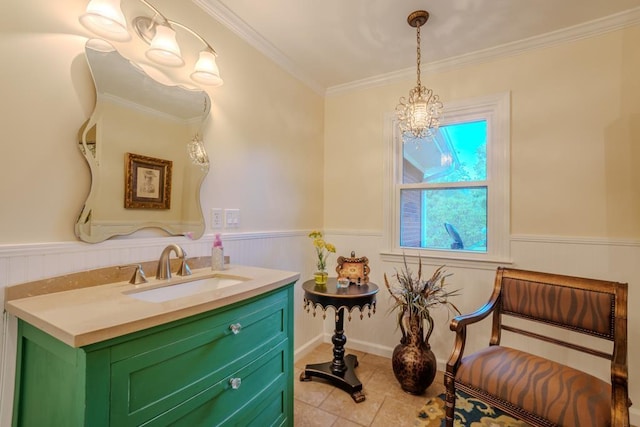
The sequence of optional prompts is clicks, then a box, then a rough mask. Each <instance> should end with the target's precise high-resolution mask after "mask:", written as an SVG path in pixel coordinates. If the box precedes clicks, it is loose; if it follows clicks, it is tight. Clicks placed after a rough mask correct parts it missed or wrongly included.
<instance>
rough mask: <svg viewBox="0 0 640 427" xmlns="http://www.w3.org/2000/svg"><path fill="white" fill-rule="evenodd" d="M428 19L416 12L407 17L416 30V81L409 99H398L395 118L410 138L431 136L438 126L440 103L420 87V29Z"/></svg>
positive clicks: (424, 12)
mask: <svg viewBox="0 0 640 427" xmlns="http://www.w3.org/2000/svg"><path fill="white" fill-rule="evenodd" d="M428 19H429V12H427V11H426V10H417V11H415V12H412V13H411V14H410V15H409V16H408V17H407V22H408V23H409V25H410V26H412V27H414V28H416V30H417V36H416V38H417V42H418V43H417V44H418V48H417V67H418V72H417V75H418V80H417V84H416V87H414V88H413V89H411V90H410V91H409V99H408V100H407V99H405V97H402V98H400V103H399V104H398V105H397V106H396V117H397V119H398V126H399V127H400V130H401V131H402V135H403V136H406V137H410V138H416V139H417V138H425V137H428V136H432V134H433V132H434V130H435V129H438V127H439V126H440V115H441V114H442V107H443V106H442V102H440V98H439V97H438V95H435V94H434V93H433V90H431V89H427V88H426V87H424V86H422V82H421V81H420V60H421V58H420V27H421V26H423V25H424V24H425V23H426V22H427V20H428Z"/></svg>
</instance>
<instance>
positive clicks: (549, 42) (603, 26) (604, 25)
mask: <svg viewBox="0 0 640 427" xmlns="http://www.w3.org/2000/svg"><path fill="white" fill-rule="evenodd" d="M639 24H640V7H636V8H634V9H629V10H627V11H624V12H620V13H617V14H614V15H609V16H605V17H604V18H599V19H596V20H593V21H589V22H585V23H583V24H579V25H574V26H572V27H567V28H563V29H560V30H557V31H552V32H550V33H546V34H541V35H539V36H534V37H529V38H526V39H522V40H518V41H515V42H511V43H506V44H503V45H500V46H495V47H491V48H488V49H483V50H479V51H476V52H471V53H468V54H465V55H459V56H455V57H451V58H447V59H443V60H441V61H434V62H430V63H426V64H422V65H421V66H422V70H423V71H426V72H427V73H440V72H444V71H448V70H453V69H456V68H461V67H465V66H468V65H473V64H480V63H483V62H488V61H493V60H496V59H499V58H505V57H509V56H514V55H519V54H522V53H524V52H528V51H531V50H535V49H542V48H546V47H550V46H554V45H558V44H562V43H568V42H573V41H577V40H581V39H586V38H590V37H595V36H599V35H601V34H605V33H608V32H611V31H617V30H620V29H623V28H627V27H631V26H634V25H639ZM414 76H415V67H409V68H405V69H403V70H398V71H393V72H391V73H386V74H380V75H377V76H373V77H369V78H366V79H361V80H356V81H353V82H350V83H345V84H342V85H336V86H332V87H330V88H328V89H327V91H326V93H325V95H326V96H330V95H336V94H340V93H344V92H348V91H352V90H356V89H364V88H370V87H376V86H383V85H387V84H390V83H393V82H397V81H399V80H406V79H410V78H412V77H414Z"/></svg>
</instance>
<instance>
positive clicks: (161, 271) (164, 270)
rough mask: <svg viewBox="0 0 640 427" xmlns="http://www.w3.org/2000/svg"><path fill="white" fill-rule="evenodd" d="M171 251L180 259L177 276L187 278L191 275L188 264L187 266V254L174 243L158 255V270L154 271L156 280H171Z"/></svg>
mask: <svg viewBox="0 0 640 427" xmlns="http://www.w3.org/2000/svg"><path fill="white" fill-rule="evenodd" d="M171 251H173V253H175V254H176V256H177V257H178V258H179V259H180V268H179V269H178V271H177V273H176V274H177V275H178V276H188V275H190V274H191V269H190V268H189V264H187V253H186V252H185V251H184V250H183V249H182V248H181V247H180V246H178V245H176V244H175V243H172V244H170V245H169V246H167V247H166V248H164V250H163V251H162V254H160V260H159V261H158V269H157V270H156V279H170V278H171V260H170V259H169V258H170V256H169V255H170V254H171Z"/></svg>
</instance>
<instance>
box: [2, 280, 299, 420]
mask: <svg viewBox="0 0 640 427" xmlns="http://www.w3.org/2000/svg"><path fill="white" fill-rule="evenodd" d="M292 297H293V286H292V284H290V285H287V286H285V287H282V288H279V289H277V290H275V291H271V292H269V293H266V294H263V295H260V296H258V297H254V298H251V299H248V300H245V301H241V302H238V303H235V304H232V305H229V306H226V307H223V308H219V309H216V310H212V311H209V312H205V313H201V314H198V315H194V316H191V317H188V318H185V319H181V320H177V321H173V322H171V323H168V324H164V325H160V326H155V327H153V328H149V329H145V330H142V331H138V332H135V333H132V334H129V335H125V336H121V337H118V338H114V339H110V340H108V341H104V342H99V343H96V344H91V345H89V346H86V347H82V348H73V347H70V346H68V345H66V344H64V343H62V342H61V341H58V340H57V339H55V338H53V337H52V336H50V335H48V334H46V333H44V332H42V331H41V330H39V329H37V328H35V327H33V326H31V325H30V324H28V323H26V322H23V321H22V320H20V321H19V326H18V328H19V330H18V366H17V370H16V371H17V372H16V376H17V377H16V393H15V403H14V417H13V425H14V426H37V427H44V426H55V427H58V426H65V427H71V426H87V427H102V426H117V427H122V426H169V425H171V426H189V427H198V426H206V427H209V426H215V425H229V426H231V425H233V426H251V425H255V426H268V425H272V426H274V425H275V426H292V425H293V308H292V307H293V305H292ZM117 315H118V314H117V313H114V316H117Z"/></svg>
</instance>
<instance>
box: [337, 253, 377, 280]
mask: <svg viewBox="0 0 640 427" xmlns="http://www.w3.org/2000/svg"><path fill="white" fill-rule="evenodd" d="M337 261H338V266H337V267H336V273H338V277H346V278H347V279H349V282H350V283H356V284H365V283H369V272H370V271H371V270H370V268H369V258H367V257H366V256H363V257H356V253H355V252H354V251H351V257H343V256H339V257H338V260H337Z"/></svg>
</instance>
